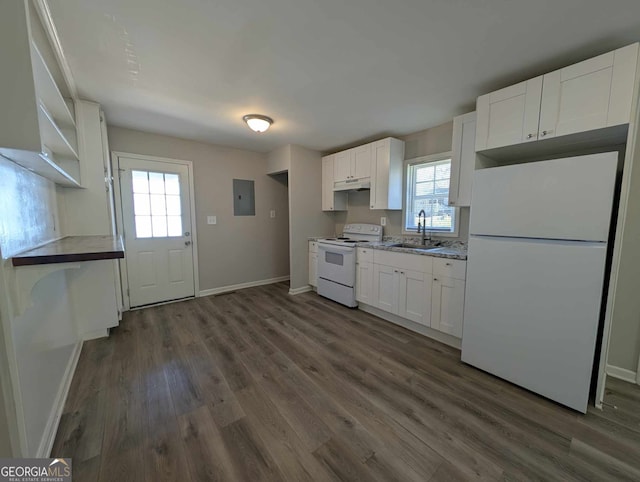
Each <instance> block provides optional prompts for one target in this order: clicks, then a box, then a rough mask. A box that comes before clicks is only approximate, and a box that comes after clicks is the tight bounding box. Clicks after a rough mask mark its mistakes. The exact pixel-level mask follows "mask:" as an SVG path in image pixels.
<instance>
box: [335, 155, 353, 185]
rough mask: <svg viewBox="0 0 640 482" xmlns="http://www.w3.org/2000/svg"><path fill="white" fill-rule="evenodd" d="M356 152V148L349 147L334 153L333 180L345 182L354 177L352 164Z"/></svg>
mask: <svg viewBox="0 0 640 482" xmlns="http://www.w3.org/2000/svg"><path fill="white" fill-rule="evenodd" d="M354 152H355V151H354V149H348V150H346V151H342V152H338V153H337V154H334V156H335V161H334V165H333V182H345V181H349V180H350V179H351V178H352V175H351V172H352V169H351V164H352V161H353V154H354Z"/></svg>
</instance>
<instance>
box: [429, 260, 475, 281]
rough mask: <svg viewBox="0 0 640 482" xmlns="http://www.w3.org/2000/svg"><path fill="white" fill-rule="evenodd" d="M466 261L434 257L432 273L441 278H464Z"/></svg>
mask: <svg viewBox="0 0 640 482" xmlns="http://www.w3.org/2000/svg"><path fill="white" fill-rule="evenodd" d="M466 274H467V262H466V261H462V260H459V259H448V258H434V259H433V275H434V276H436V277H437V276H440V277H442V278H453V279H461V280H463V279H465V278H466Z"/></svg>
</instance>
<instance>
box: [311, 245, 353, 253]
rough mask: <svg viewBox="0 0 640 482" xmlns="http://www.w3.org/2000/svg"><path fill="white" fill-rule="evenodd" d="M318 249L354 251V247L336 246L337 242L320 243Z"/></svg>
mask: <svg viewBox="0 0 640 482" xmlns="http://www.w3.org/2000/svg"><path fill="white" fill-rule="evenodd" d="M318 249H322V250H323V251H328V252H335V253H353V247H351V246H350V247H348V248H347V247H345V248H343V247H342V246H336V245H335V244H330V245H329V244H322V243H318Z"/></svg>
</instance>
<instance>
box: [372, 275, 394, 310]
mask: <svg viewBox="0 0 640 482" xmlns="http://www.w3.org/2000/svg"><path fill="white" fill-rule="evenodd" d="M396 273H397V270H394V268H392V267H391V266H383V265H380V264H374V265H373V301H374V303H373V305H374V306H375V307H376V308H380V309H381V310H384V311H388V312H390V313H395V314H398V277H397V276H396Z"/></svg>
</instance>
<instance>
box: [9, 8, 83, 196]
mask: <svg viewBox="0 0 640 482" xmlns="http://www.w3.org/2000/svg"><path fill="white" fill-rule="evenodd" d="M0 44H2V45H11V48H3V49H0V63H1V64H2V65H3V67H4V68H3V70H2V75H1V76H0V87H1V88H0V154H2V155H3V156H4V157H6V158H8V159H10V160H12V161H14V162H16V163H17V164H20V165H21V166H23V167H25V168H27V169H29V170H31V171H34V172H36V173H38V174H40V175H42V176H44V177H46V178H48V179H51V180H52V181H54V182H55V183H57V184H59V185H62V186H68V187H80V161H79V156H78V141H77V138H76V120H75V113H74V108H73V103H72V101H71V99H70V98H69V95H68V92H67V87H66V85H65V84H64V79H63V76H62V74H61V69H60V67H59V66H58V64H57V61H56V58H55V55H54V53H53V49H52V48H51V45H50V44H49V42H48V39H47V36H46V34H45V32H44V28H43V26H42V24H41V23H40V19H39V17H38V14H37V12H35V10H34V7H33V5H32V3H31V2H27V1H24V0H16V1H11V2H2V3H0Z"/></svg>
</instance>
